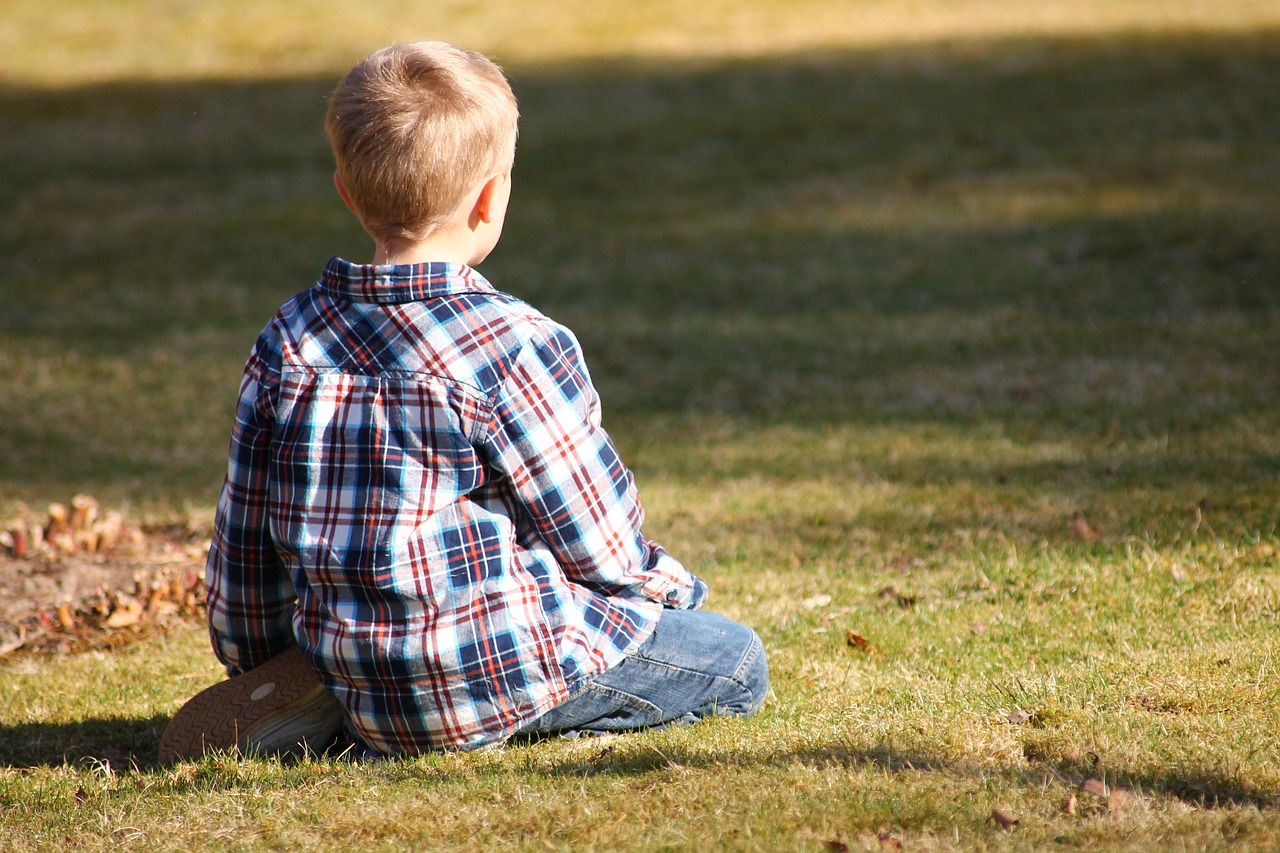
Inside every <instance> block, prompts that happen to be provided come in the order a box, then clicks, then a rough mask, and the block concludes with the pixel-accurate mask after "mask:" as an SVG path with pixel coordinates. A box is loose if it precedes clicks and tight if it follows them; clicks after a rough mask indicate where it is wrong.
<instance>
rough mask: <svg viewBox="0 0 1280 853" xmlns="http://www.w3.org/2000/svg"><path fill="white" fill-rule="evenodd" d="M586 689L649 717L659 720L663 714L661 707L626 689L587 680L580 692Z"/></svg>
mask: <svg viewBox="0 0 1280 853" xmlns="http://www.w3.org/2000/svg"><path fill="white" fill-rule="evenodd" d="M588 690H590V691H591V692H592V693H595V694H596V695H604V696H606V697H608V698H609V699H611V700H613V701H616V702H620V703H621V704H623V705H626V706H628V707H630V708H632V709H633V710H639V711H642V712H643V713H645V714H646V715H647V716H648V717H649V718H650V719H653V718H657V719H658V720H661V719H662V717H663V716H664V714H663V711H662V708H661V707H659V706H657V705H655V704H653V703H652V702H649V701H647V700H645V699H642V698H640V697H639V696H636V695H635V694H634V693H628V692H627V691H625V690H621V689H619V688H617V687H610V686H609V685H607V684H600V683H598V682H595V681H589V682H587V684H586V686H585V687H584V689H583V691H582V692H583V693H586V692H587V691H588ZM649 725H653V723H649Z"/></svg>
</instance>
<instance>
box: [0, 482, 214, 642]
mask: <svg viewBox="0 0 1280 853" xmlns="http://www.w3.org/2000/svg"><path fill="white" fill-rule="evenodd" d="M207 549H208V541H207V538H206V537H205V536H204V535H203V534H202V533H201V532H199V531H193V530H191V529H189V528H187V527H185V526H181V525H172V526H165V527H154V528H137V527H130V526H129V525H127V524H126V523H125V522H124V521H123V519H122V518H121V517H120V515H119V514H118V513H114V512H106V513H103V512H101V511H100V508H99V507H98V504H97V502H96V501H94V500H93V499H92V498H90V497H87V496H85V495H77V496H76V497H75V498H74V499H73V500H72V501H71V503H70V504H66V505H64V504H51V505H50V506H49V507H48V509H47V511H46V512H45V513H44V514H43V515H42V516H39V517H35V516H33V515H32V514H26V515H24V516H21V517H18V518H14V519H10V520H9V521H7V522H5V523H4V524H3V525H0V661H4V660H8V659H10V658H13V657H16V656H20V655H24V654H67V653H73V652H80V651H87V650H89V649H103V648H115V647H118V646H121V645H125V644H128V643H130V642H133V641H136V640H139V639H142V638H144V637H148V636H153V635H155V634H157V633H160V632H163V631H166V630H168V629H169V628H170V627H172V626H174V625H175V624H178V623H181V622H184V621H191V620H198V619H203V616H204V582H203V565H204V555H205V552H206V551H207Z"/></svg>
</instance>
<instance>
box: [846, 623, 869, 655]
mask: <svg viewBox="0 0 1280 853" xmlns="http://www.w3.org/2000/svg"><path fill="white" fill-rule="evenodd" d="M844 638H845V642H846V643H848V644H849V645H850V646H852V647H853V648H855V649H858V650H860V651H864V652H865V651H870V650H871V642H870V641H869V640H867V638H866V637H864V636H862V635H861V634H859V633H858V632H857V631H855V630H853V629H852V628H850V629H849V630H848V632H847V633H846V634H845V637H844Z"/></svg>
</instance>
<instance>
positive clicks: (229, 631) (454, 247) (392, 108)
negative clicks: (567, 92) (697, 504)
mask: <svg viewBox="0 0 1280 853" xmlns="http://www.w3.org/2000/svg"><path fill="white" fill-rule="evenodd" d="M516 124H517V109H516V102H515V98H514V96H513V95H512V92H511V89H510V87H509V85H508V84H507V82H506V80H505V78H504V77H503V75H502V72H501V71H500V70H499V69H498V68H497V67H496V66H494V65H493V64H492V63H490V62H489V61H488V60H487V59H485V58H484V57H482V56H479V55H477V54H473V53H466V52H463V51H461V50H458V49H457V48H454V47H451V46H449V45H445V44H440V43H417V44H404V45H396V46H393V47H390V48H387V49H385V50H382V51H379V52H378V53H376V54H374V55H373V56H371V57H369V58H368V59H367V60H365V61H364V62H361V63H360V64H359V65H357V66H356V67H355V68H354V69H353V70H352V71H351V72H350V74H348V76H347V77H346V79H345V80H344V81H343V83H342V84H341V85H340V86H339V88H338V89H337V91H336V92H334V94H333V96H332V98H331V99H330V103H329V111H328V116H327V120H326V130H327V132H328V136H329V140H330V144H331V145H332V147H333V151H334V155H335V158H336V160H337V172H336V174H335V175H334V183H335V185H336V187H337V190H338V193H339V194H340V195H341V197H342V199H343V201H345V202H346V204H347V206H348V207H349V208H350V209H351V211H352V212H353V213H354V214H355V215H356V216H357V217H358V218H359V219H360V222H361V224H362V225H363V226H364V228H365V230H366V231H368V233H369V235H370V236H371V237H372V238H373V241H374V246H375V251H374V256H373V261H372V263H371V264H369V265H357V264H353V263H348V262H347V261H344V260H341V259H339V258H334V259H332V260H331V261H329V263H328V265H327V266H326V267H325V269H324V272H323V274H322V276H321V278H320V280H319V282H317V283H316V285H315V286H314V287H312V288H311V289H310V290H307V291H305V292H303V293H300V294H298V295H297V296H295V297H294V298H293V299H291V300H290V301H289V302H287V303H286V304H285V305H284V307H283V308H281V309H280V311H279V313H277V314H276V316H275V318H274V319H273V320H272V321H271V323H270V324H269V325H268V326H267V327H266V329H265V330H264V331H263V333H262V335H261V336H260V337H259V339H258V342H257V345H256V347H255V348H254V350H253V353H252V355H251V357H250V358H249V361H248V364H247V365H246V367H245V373H244V379H243V381H242V384H241V388H240V399H239V406H238V408H237V411H236V418H235V425H234V429H233V433H232V443H231V454H230V464H229V467H228V474H227V479H226V483H225V485H224V488H223V492H222V496H221V499H220V501H219V505H218V512H217V520H216V525H215V532H214V538H213V547H212V549H211V550H210V554H209V561H208V567H207V581H208V604H209V627H210V633H211V636H212V640H213V647H214V651H215V653H216V654H217V656H218V658H219V659H220V660H221V661H222V662H223V663H224V664H225V665H226V667H227V670H228V673H229V674H230V675H231V676H232V677H231V678H230V679H229V680H227V681H224V682H222V683H220V684H217V685H214V686H213V687H211V688H209V689H208V690H206V691H205V692H204V693H201V694H200V695H198V696H197V697H195V698H194V699H192V700H191V701H190V702H189V703H188V704H187V705H186V706H184V707H183V709H182V710H181V711H179V713H178V714H177V715H176V716H175V718H174V719H173V721H172V722H171V724H170V725H169V727H168V729H167V730H166V731H165V734H164V736H163V737H162V739H161V749H160V752H161V758H162V760H164V761H173V760H178V759H181V758H184V757H192V756H197V755H199V754H201V753H202V752H203V751H204V750H205V749H209V748H220V749H227V748H240V749H242V750H248V749H254V750H261V751H274V750H293V749H297V748H298V747H300V746H303V745H308V746H311V747H315V748H319V747H323V746H326V745H328V744H329V743H330V742H331V741H332V740H333V739H334V738H335V737H336V736H337V735H338V734H339V731H340V730H341V729H343V728H344V724H345V730H346V735H347V737H348V738H349V739H350V740H351V741H352V742H353V744H354V745H355V746H356V747H357V748H358V749H359V750H361V751H362V752H364V753H376V754H401V753H407V754H412V753H420V752H423V751H425V750H433V749H471V748H476V747H481V746H485V745H488V744H495V743H500V742H502V741H503V740H505V739H506V738H508V737H510V736H511V735H516V734H519V735H532V736H537V735H542V734H550V733H556V732H579V731H585V732H601V731H616V730H623V729H631V728H639V727H645V726H659V725H663V724H668V723H672V722H683V721H690V720H694V719H698V718H700V717H705V716H709V715H712V714H740V715H745V714H750V713H753V712H754V711H756V710H757V709H758V708H759V707H760V705H761V703H762V702H763V701H764V697H765V693H766V691H767V689H768V669H767V665H766V663H765V656H764V652H763V650H762V648H761V645H760V640H759V638H758V637H757V636H756V635H755V633H754V632H753V631H752V630H751V629H749V628H746V627H744V626H742V625H739V624H737V623H735V622H732V621H730V620H728V619H725V618H723V617H720V616H716V615H714V614H710V613H707V612H705V611H701V610H699V609H698V608H699V607H700V606H701V605H702V603H703V601H704V599H705V598H706V585H705V584H704V583H703V582H702V581H701V580H699V579H697V578H695V577H694V576H693V575H691V574H690V573H689V572H688V571H687V570H686V569H685V567H684V566H683V565H681V564H680V563H679V562H678V561H677V560H676V559H675V558H673V557H672V556H671V555H669V554H668V553H667V552H666V551H664V550H663V549H662V548H661V547H660V546H658V545H657V544H655V543H654V542H651V541H649V540H648V539H646V538H645V537H644V536H643V535H642V533H641V529H640V528H641V522H642V520H643V511H642V509H641V507H640V502H639V500H638V497H637V493H636V489H635V485H634V482H633V479H632V476H631V473H630V472H629V471H628V470H627V468H626V467H625V466H624V465H623V463H622V461H621V459H620V458H619V456H618V453H617V451H616V449H615V448H614V445H613V443H612V442H611V441H610V439H609V437H608V435H607V434H606V433H605V432H604V430H603V429H602V427H601V423H600V409H599V399H598V397H597V395H596V392H595V390H594V389H593V387H592V385H591V381H590V378H589V376H588V374H587V369H586V366H585V365H584V364H583V361H582V356H581V354H580V353H579V348H578V343H577V341H576V340H575V339H574V337H573V335H572V333H570V332H569V331H568V330H567V329H565V328H564V327H562V326H559V325H557V324H556V323H554V322H552V321H551V320H549V319H548V318H546V317H545V316H543V315H542V314H540V313H538V312H537V311H536V310H534V309H533V308H532V307H530V306H529V305H527V304H526V303H524V302H522V301H520V300H519V299H516V298H515V297H513V296H509V295H507V294H505V293H502V292H499V291H497V290H495V289H494V287H493V286H492V285H490V284H489V282H488V281H486V280H485V279H484V277H482V276H481V275H480V273H478V272H476V271H475V269H474V267H475V265H477V264H479V263H480V262H481V261H483V260H484V259H485V257H486V256H487V255H488V254H489V252H490V251H491V250H492V249H493V248H494V246H495V244H496V243H497V242H498V237H499V235H500V233H501V231H502V225H503V220H504V217H505V214H506V210H507V201H508V198H509V196H510V192H511V167H512V162H513V159H514V156H515V142H516Z"/></svg>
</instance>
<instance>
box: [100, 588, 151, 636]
mask: <svg viewBox="0 0 1280 853" xmlns="http://www.w3.org/2000/svg"><path fill="white" fill-rule="evenodd" d="M142 614H143V608H142V602H140V601H138V600H137V599H136V598H130V597H128V596H124V595H121V596H120V603H119V604H117V605H116V609H115V610H113V611H111V615H110V616H108V617H107V621H106V622H103V623H102V624H104V625H106V626H107V627H108V628H126V627H128V626H130V625H134V624H136V623H137V622H138V620H140V619H141V618H142Z"/></svg>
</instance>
